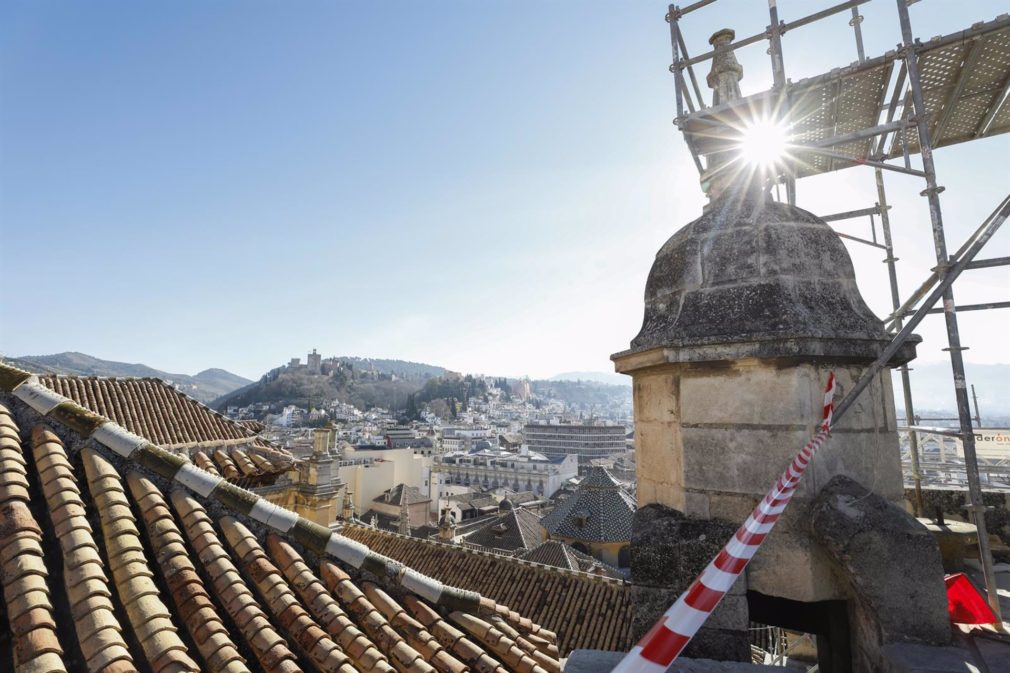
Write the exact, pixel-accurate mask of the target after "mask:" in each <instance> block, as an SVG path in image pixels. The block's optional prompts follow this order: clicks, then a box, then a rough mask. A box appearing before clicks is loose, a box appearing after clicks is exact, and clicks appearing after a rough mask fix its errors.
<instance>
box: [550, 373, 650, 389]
mask: <svg viewBox="0 0 1010 673" xmlns="http://www.w3.org/2000/svg"><path fill="white" fill-rule="evenodd" d="M547 380H548V381H592V382H593V383H602V384H604V385H608V386H629V387H630V386H631V377H630V376H628V375H626V374H618V373H616V372H562V373H561V374H555V375H554V376H552V377H551V378H549V379H547Z"/></svg>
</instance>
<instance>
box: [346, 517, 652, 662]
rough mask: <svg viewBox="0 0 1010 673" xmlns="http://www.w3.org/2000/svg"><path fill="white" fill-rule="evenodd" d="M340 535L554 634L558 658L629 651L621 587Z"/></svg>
mask: <svg viewBox="0 0 1010 673" xmlns="http://www.w3.org/2000/svg"><path fill="white" fill-rule="evenodd" d="M341 532H342V533H343V534H344V535H345V536H347V537H349V538H351V539H354V540H357V541H359V542H362V543H364V544H365V545H367V546H368V547H369V548H371V549H372V550H374V551H376V552H378V553H381V554H385V555H386V556H389V557H391V558H393V559H396V560H397V561H399V562H400V563H404V564H406V565H408V566H410V567H412V568H414V569H416V570H418V571H419V572H423V573H425V574H427V575H430V576H432V577H434V578H436V579H439V580H441V581H442V582H447V583H456V584H459V583H462V584H465V585H466V586H467V587H470V588H472V589H474V590H475V591H479V592H480V593H481V594H482V595H484V596H486V597H488V598H491V599H493V600H495V601H498V602H499V603H503V604H506V605H508V606H509V607H511V608H512V609H513V610H517V611H518V612H520V613H521V614H522V615H524V616H526V617H529V618H530V619H532V620H533V621H535V622H536V623H538V624H540V625H541V626H542V627H544V628H547V629H550V630H551V631H553V632H554V633H556V634H557V636H558V648H559V649H560V651H561V654H562V656H565V655H567V653H568V652H570V651H571V650H573V649H579V648H590V649H602V650H618V651H623V650H628V649H630V648H631V646H632V645H634V642H633V640H632V636H631V622H632V615H633V607H632V603H631V585H630V584H627V583H626V582H623V581H620V580H614V579H607V578H602V577H597V576H593V575H589V574H587V573H582V572H571V571H563V570H561V569H559V568H552V567H548V566H543V565H538V564H533V563H529V562H525V561H520V560H518V559H515V558H512V557H508V556H500V555H497V554H492V553H488V552H479V551H474V550H470V549H465V548H462V547H459V546H456V545H450V544H444V543H440V542H435V541H432V540H419V539H417V538H410V537H405V536H403V535H396V534H393V533H387V532H384V531H379V530H375V529H373V528H368V527H365V526H356V525H350V526H345V527H344V528H343V530H342V531H341Z"/></svg>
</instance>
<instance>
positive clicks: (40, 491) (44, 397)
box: [0, 365, 560, 673]
mask: <svg viewBox="0 0 1010 673" xmlns="http://www.w3.org/2000/svg"><path fill="white" fill-rule="evenodd" d="M22 374H23V373H21V372H18V371H17V370H13V371H12V370H11V369H10V368H7V367H4V366H2V365H0V562H2V563H3V572H2V573H0V581H2V583H3V586H4V592H5V599H6V600H5V602H4V605H3V606H0V622H3V621H4V620H6V623H7V624H9V625H10V639H9V640H8V641H7V644H4V643H3V642H2V641H0V657H3V659H0V661H3V660H6V661H12V662H13V664H14V666H15V670H16V671H17V672H18V673H21V672H24V673H37V672H41V671H46V672H56V671H71V672H72V673H75V672H77V671H89V672H90V671H94V672H98V673H131V672H133V671H144V672H145V673H147V672H150V673H184V672H186V671H194V672H195V671H224V672H226V673H246V672H248V671H257V672H258V671H262V672H264V673H275V672H277V673H298V672H299V671H301V670H311V671H322V672H325V673H355V672H356V671H361V672H363V673H394V672H397V673H436V672H437V673H463V671H464V670H465V668H466V667H467V666H471V667H475V665H479V664H483V665H484V666H485V667H484V668H481V669H477V670H483V671H488V672H489V673H490V672H491V671H497V672H498V673H508V672H510V671H519V672H520V673H559V671H560V666H559V664H558V661H557V655H558V651H557V647H556V645H555V642H556V640H555V636H554V634H552V633H550V632H549V631H547V630H546V629H543V628H541V627H540V626H538V625H536V624H534V623H533V622H532V621H530V620H529V619H526V618H524V617H521V616H519V615H518V614H517V613H515V612H513V611H511V610H509V609H508V608H506V607H504V606H503V605H500V604H498V603H496V602H494V601H493V600H490V599H488V598H486V597H481V596H479V595H478V594H475V593H470V592H465V591H460V590H458V589H453V588H451V587H447V586H445V585H443V584H442V583H441V582H438V581H437V580H434V579H432V578H429V577H425V576H424V575H421V574H419V573H417V572H416V571H414V570H412V569H408V568H404V567H403V566H402V565H400V564H397V563H395V562H394V561H392V560H390V559H388V558H386V557H383V556H381V555H379V554H376V553H375V552H373V551H371V550H369V549H368V548H367V547H365V546H363V545H361V544H359V543H356V542H354V541H352V540H349V539H348V538H345V537H343V536H340V535H338V534H335V533H332V532H331V531H329V530H328V529H326V528H325V527H322V526H318V525H315V524H312V523H310V522H308V521H306V520H305V519H302V518H301V517H298V516H297V515H295V514H294V513H292V512H288V511H287V510H284V509H283V508H280V507H277V506H275V505H270V504H269V503H267V502H266V501H265V500H263V499H262V498H259V497H258V496H256V495H254V494H252V493H250V492H249V491H245V490H243V489H240V488H238V487H235V486H233V485H231V484H229V483H227V482H225V481H223V480H222V479H221V478H220V477H212V476H211V475H209V474H207V473H205V472H203V471H201V470H199V469H198V468H196V467H195V466H194V465H193V464H192V463H189V462H188V461H186V460H185V459H184V458H182V457H180V456H178V455H175V454H173V453H170V452H168V451H165V450H164V449H162V448H160V447H157V446H154V445H152V444H150V443H147V442H145V441H144V440H143V439H142V438H138V437H136V436H133V435H129V434H127V433H126V432H125V431H123V430H122V429H121V428H119V427H118V426H115V425H114V424H112V423H110V422H108V421H106V420H105V419H101V418H100V417H98V416H96V415H94V414H90V413H89V412H88V411H87V410H85V409H83V408H82V407H80V406H79V405H76V404H75V403H73V402H72V401H69V400H66V399H64V398H60V397H58V396H54V395H52V394H51V393H49V392H48V391H46V389H45V388H44V387H43V386H41V385H39V384H35V383H30V382H27V381H25V380H24V378H23V377H22ZM12 389H13V390H14V393H13V395H11V396H5V395H4V391H10V390H12ZM8 405H14V406H13V407H12V408H13V409H14V410H15V412H16V413H17V414H18V418H19V419H20V422H21V423H23V424H25V425H27V426H31V427H32V431H31V433H30V435H31V439H30V440H24V439H23V438H22V437H23V434H22V433H21V432H20V431H19V429H18V427H17V425H16V422H15V419H14V416H13V415H12V413H11V411H10V408H11V407H9V406H8ZM50 424H52V425H50ZM53 429H58V430H59V431H60V434H59V435H58V434H56V433H55V432H53ZM77 437H83V438H85V439H87V438H90V439H91V441H90V442H82V441H80V440H79V439H76V438H77ZM96 442H97V443H98V444H99V446H97V447H96V446H94V444H95V443H96ZM271 530H272V531H274V532H272V533H271V532H269V531H271ZM334 558H336V559H340V564H338V563H336V562H335V561H334V560H333V559H334ZM343 563H347V565H346V566H345V565H341V564H343ZM361 570H368V571H369V572H370V573H371V574H372V576H375V577H378V578H380V579H381V580H382V581H383V582H384V583H388V584H389V586H390V587H393V588H395V589H396V595H397V596H398V597H399V601H398V600H395V599H394V598H392V597H391V596H390V595H388V594H386V593H385V592H384V591H383V590H382V589H381V588H380V587H378V586H375V585H371V584H368V583H367V582H363V581H362V578H361V574H360V571H361ZM47 578H48V580H47ZM414 592H416V593H417V594H418V595H416V596H415V595H413V594H414ZM425 601H431V604H428V603H426V602H425ZM488 620H490V621H488ZM446 632H451V633H457V632H458V633H459V636H458V637H454V638H452V639H450V640H448V641H446V640H443V639H442V638H440V637H439V635H440V634H443V633H446ZM440 643H448V644H440ZM491 664H493V665H491ZM475 668H476V667H475Z"/></svg>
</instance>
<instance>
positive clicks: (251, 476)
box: [39, 376, 293, 485]
mask: <svg viewBox="0 0 1010 673" xmlns="http://www.w3.org/2000/svg"><path fill="white" fill-rule="evenodd" d="M39 382H40V383H42V384H43V385H45V386H46V387H47V388H49V389H51V390H54V391H56V392H58V393H60V394H61V395H65V396H66V397H69V398H70V399H72V400H74V401H75V402H77V403H78V404H80V405H81V406H83V407H84V408H86V409H88V410H90V411H93V412H95V413H96V414H101V415H102V416H105V417H107V418H109V419H111V420H112V421H114V422H116V423H118V424H119V425H122V426H123V427H124V428H126V429H127V430H129V431H130V432H133V433H135V434H138V435H140V436H142V437H145V438H148V439H150V440H151V441H152V442H154V443H156V444H159V445H161V446H163V447H165V448H168V449H173V450H175V451H177V452H182V453H187V454H191V455H190V458H191V459H192V460H193V462H195V463H197V464H198V465H199V466H200V467H201V468H202V469H205V470H208V471H211V470H213V473H214V474H220V475H221V476H223V477H224V478H225V479H227V480H228V481H231V482H235V483H240V484H242V485H261V484H265V483H271V482H272V481H273V480H274V479H275V478H276V477H277V476H278V475H279V474H281V473H283V472H285V471H287V469H289V467H290V466H291V464H292V462H293V459H292V457H291V456H290V454H288V453H287V452H286V451H284V450H283V449H280V448H279V447H276V446H274V445H273V444H271V443H269V442H267V441H266V440H264V439H262V438H261V437H258V436H257V433H256V432H254V431H253V430H252V429H250V428H249V427H248V426H247V425H244V424H243V423H241V422H238V421H233V420H231V419H230V418H228V417H227V416H222V415H221V414H219V413H217V412H216V411H213V410H212V409H210V408H209V407H207V406H205V405H203V404H201V403H199V402H197V401H196V400H194V399H192V398H190V397H187V396H186V395H184V394H182V393H181V392H179V391H178V390H176V389H175V388H173V387H172V386H170V385H168V384H167V383H165V382H164V381H161V380H160V379H155V378H107V377H98V376H41V377H39Z"/></svg>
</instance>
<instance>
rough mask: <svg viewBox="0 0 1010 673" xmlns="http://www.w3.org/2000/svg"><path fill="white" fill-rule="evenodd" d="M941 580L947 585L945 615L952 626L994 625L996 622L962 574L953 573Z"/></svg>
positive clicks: (983, 601) (982, 600)
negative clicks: (948, 617)
mask: <svg viewBox="0 0 1010 673" xmlns="http://www.w3.org/2000/svg"><path fill="white" fill-rule="evenodd" d="M943 579H944V582H945V583H946V584H947V614H948V615H949V616H950V621H951V623H952V624H995V623H996V622H997V621H998V620H997V619H996V615H995V614H994V613H993V611H992V608H990V607H989V604H988V603H986V601H985V598H984V597H983V596H982V594H981V593H979V590H978V589H976V588H975V585H974V584H972V583H971V580H969V579H968V578H967V576H965V574H964V573H954V574H953V575H947V576H946V577H944V578H943Z"/></svg>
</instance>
